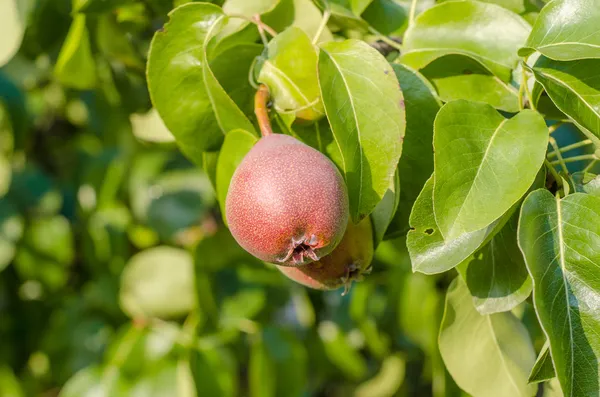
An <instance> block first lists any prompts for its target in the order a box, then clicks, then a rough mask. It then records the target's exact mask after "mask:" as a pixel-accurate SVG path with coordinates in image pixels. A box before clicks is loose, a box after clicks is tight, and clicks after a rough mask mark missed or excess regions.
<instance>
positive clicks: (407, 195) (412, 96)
mask: <svg viewBox="0 0 600 397" xmlns="http://www.w3.org/2000/svg"><path fill="white" fill-rule="evenodd" d="M392 67H393V68H394V72H395V73H396V77H397V78H398V81H399V82H400V87H401V88H402V92H403V94H404V106H405V108H406V135H405V137H404V143H403V148H402V157H401V158H400V162H399V163H398V174H399V176H400V187H401V189H400V203H399V205H398V211H397V212H396V217H395V219H394V221H393V225H392V226H391V228H392V229H393V230H396V231H397V232H398V233H399V234H405V233H407V232H408V229H409V224H408V217H409V215H410V210H411V208H412V207H413V204H414V202H415V200H416V199H417V197H418V195H419V193H420V192H421V189H423V186H424V185H425V182H426V181H427V180H428V179H429V177H430V176H431V174H432V173H433V121H434V120H435V115H436V114H437V112H438V111H439V110H440V103H439V101H438V99H437V97H436V95H435V91H434V90H433V88H432V87H431V86H430V85H429V84H428V83H427V81H426V80H425V79H424V78H423V76H421V75H420V74H419V73H418V72H416V71H414V70H412V69H410V68H408V67H406V66H403V65H398V64H392Z"/></svg>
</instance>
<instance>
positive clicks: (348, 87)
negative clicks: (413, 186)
mask: <svg viewBox="0 0 600 397" xmlns="http://www.w3.org/2000/svg"><path fill="white" fill-rule="evenodd" d="M319 82H320V86H321V96H322V98H323V103H324V105H325V111H326V113H327V116H328V119H329V123H330V124H331V129H332V131H333V135H334V138H335V141H336V143H337V145H338V147H339V148H340V152H341V154H342V162H341V164H337V165H338V167H340V168H341V170H342V173H343V175H344V177H345V179H346V184H347V186H348V195H349V198H350V215H351V217H352V219H353V221H354V222H357V221H358V220H360V219H361V218H363V217H364V216H365V215H368V214H369V213H370V212H371V211H372V210H373V208H375V205H377V203H378V202H379V201H380V200H381V199H382V198H383V195H384V194H385V192H386V191H387V189H388V188H389V186H390V183H391V181H392V178H393V176H394V172H395V170H396V167H397V165H398V160H399V158H400V154H401V153H402V138H403V136H404V129H405V121H404V109H403V108H402V106H401V102H402V100H403V97H402V92H401V91H400V87H399V85H398V82H397V80H396V77H395V76H394V72H393V70H392V69H391V67H390V66H389V64H388V63H387V62H386V60H385V58H383V56H381V54H379V53H378V52H377V51H376V50H375V49H373V48H371V47H369V46H368V45H367V44H365V43H363V42H360V41H357V40H346V41H344V42H332V43H327V44H325V45H323V47H322V48H321V52H320V55H319ZM334 160H335V159H334Z"/></svg>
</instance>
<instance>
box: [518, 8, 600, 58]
mask: <svg viewBox="0 0 600 397" xmlns="http://www.w3.org/2000/svg"><path fill="white" fill-rule="evenodd" d="M599 23H600V8H599V7H598V2H597V1H596V0H555V1H552V2H549V3H548V4H547V5H546V6H545V7H544V8H542V11H541V12H540V15H539V16H538V17H537V19H536V21H535V25H534V26H533V30H532V32H531V35H530V36H529V39H528V40H527V44H526V47H525V48H523V49H521V50H520V51H519V55H522V56H525V55H529V54H531V53H532V52H533V51H536V50H537V51H539V52H541V53H542V54H544V55H545V56H547V57H549V58H552V59H557V60H562V61H569V60H574V59H583V58H599V57H600V30H598V24H599Z"/></svg>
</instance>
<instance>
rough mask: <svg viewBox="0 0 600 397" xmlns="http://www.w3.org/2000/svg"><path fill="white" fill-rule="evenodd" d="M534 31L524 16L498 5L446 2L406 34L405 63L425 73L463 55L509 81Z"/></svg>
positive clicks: (426, 15)
mask: <svg viewBox="0 0 600 397" xmlns="http://www.w3.org/2000/svg"><path fill="white" fill-rule="evenodd" d="M530 29H531V28H530V26H529V24H528V23H527V22H525V20H523V19H522V18H521V17H520V16H518V15H516V14H514V13H512V12H510V11H508V10H506V9H504V8H502V7H500V6H497V5H495V4H486V3H480V2H477V1H449V2H444V3H441V4H438V5H436V6H435V7H432V8H430V9H428V10H426V11H425V12H423V13H422V14H421V15H419V16H418V17H417V19H416V20H415V23H414V24H413V25H412V26H411V27H410V28H409V29H408V30H407V31H406V35H405V36H404V49H405V51H406V52H404V53H403V54H402V58H401V60H402V63H405V64H407V65H408V66H411V67H413V68H416V69H421V68H422V67H424V66H425V65H427V64H429V63H430V62H432V61H433V60H435V59H437V58H439V57H441V56H443V55H448V54H462V55H466V56H469V57H471V58H473V59H475V60H477V61H479V62H480V63H481V64H483V65H485V67H486V68H487V69H489V70H490V72H492V73H493V74H495V75H496V76H498V77H499V78H500V79H501V80H502V81H509V79H510V77H511V76H510V73H511V69H513V68H514V67H515V66H516V65H517V61H518V59H519V58H518V56H517V50H518V49H519V48H520V47H521V46H522V45H523V44H524V43H525V40H527V35H528V34H529V31H530Z"/></svg>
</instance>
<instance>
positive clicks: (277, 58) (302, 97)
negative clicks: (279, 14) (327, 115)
mask: <svg viewBox="0 0 600 397" xmlns="http://www.w3.org/2000/svg"><path fill="white" fill-rule="evenodd" d="M258 81H259V82H261V83H264V84H266V85H267V87H269V91H270V94H271V97H272V98H273V102H274V105H275V109H276V110H277V111H278V112H280V113H293V114H295V115H296V116H297V117H298V118H300V119H304V120H316V119H319V118H321V117H323V115H324V111H325V110H324V109H323V103H322V101H321V93H320V92H319V81H318V80H317V52H316V49H315V47H314V46H313V44H312V42H311V39H310V38H309V37H308V36H307V35H306V33H304V31H302V30H301V29H300V28H297V27H290V28H288V29H286V30H284V31H283V32H281V33H279V34H278V35H277V36H276V37H275V38H274V39H273V40H271V41H270V42H269V47H268V57H267V59H266V60H265V61H264V63H263V65H262V68H261V70H260V74H259V76H258Z"/></svg>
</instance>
